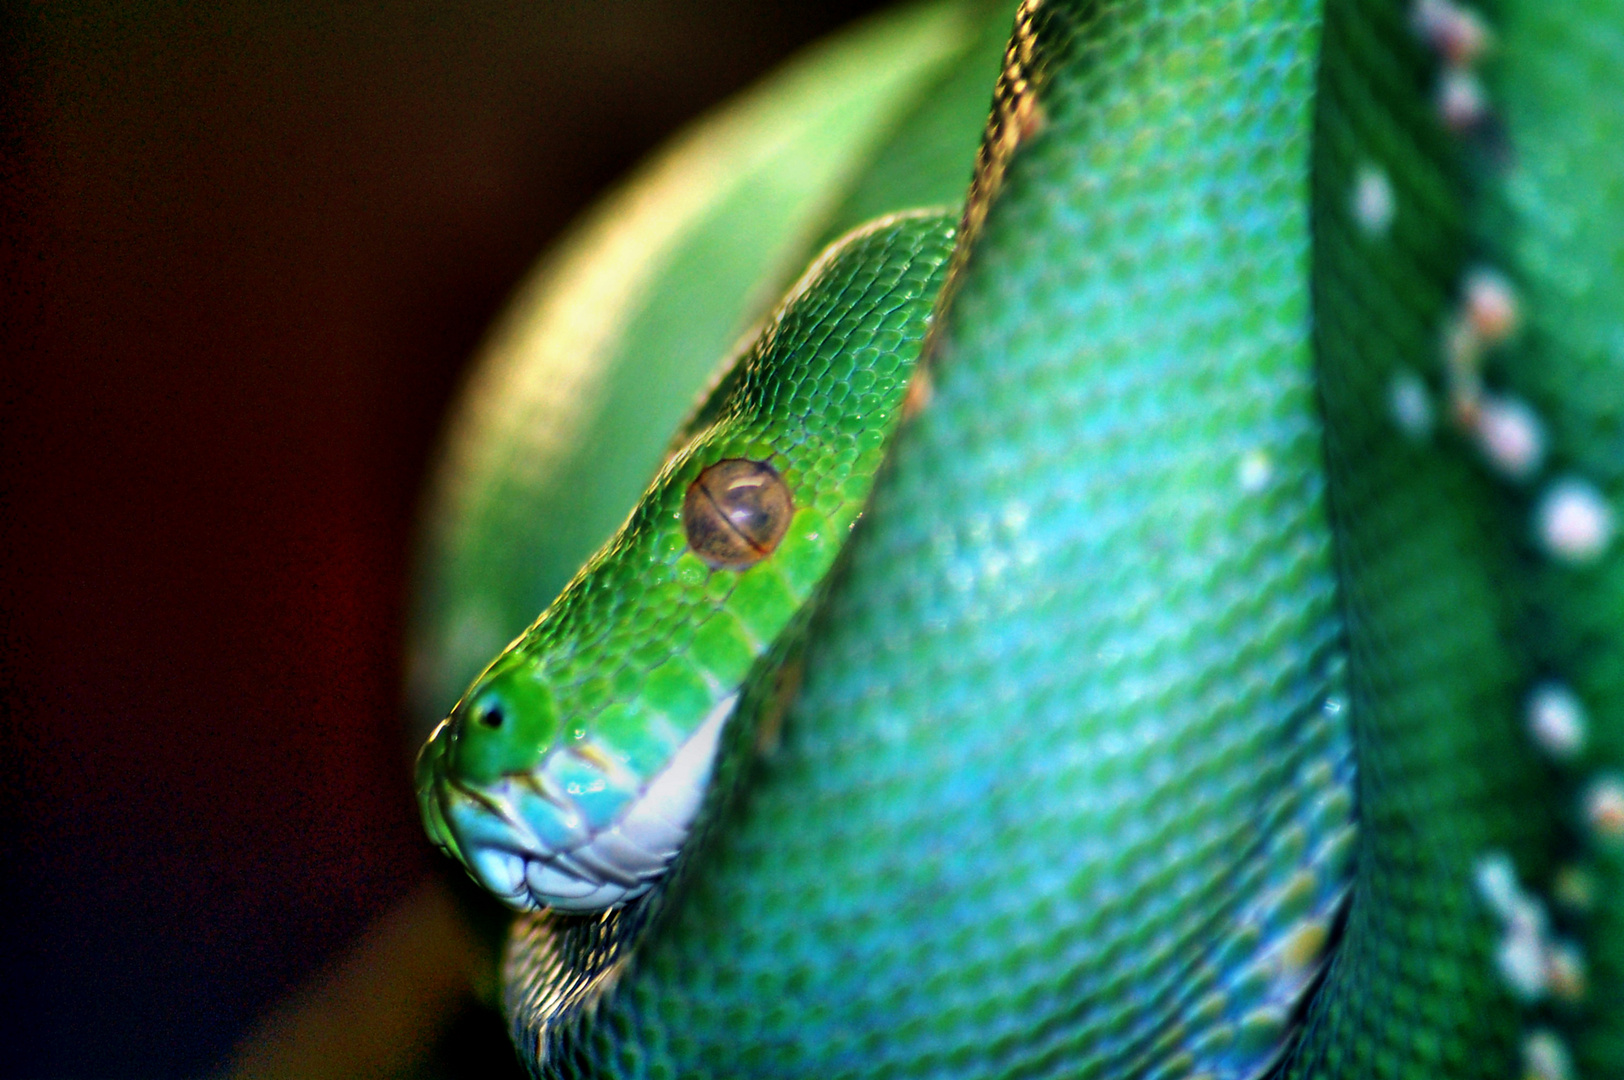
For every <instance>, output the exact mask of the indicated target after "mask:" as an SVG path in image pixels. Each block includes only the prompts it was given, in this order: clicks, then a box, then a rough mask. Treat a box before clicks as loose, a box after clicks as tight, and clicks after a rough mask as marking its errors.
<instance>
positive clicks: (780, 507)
mask: <svg viewBox="0 0 1624 1080" xmlns="http://www.w3.org/2000/svg"><path fill="white" fill-rule="evenodd" d="M794 512H795V506H794V504H793V503H792V502H791V501H790V497H789V488H788V487H787V486H785V484H784V480H783V478H782V477H780V476H779V475H778V473H777V472H776V471H775V470H774V469H773V467H772V466H771V465H768V464H766V463H765V462H761V461H747V460H745V459H744V458H729V459H727V460H726V461H718V462H717V463H716V464H715V465H712V466H710V467H709V468H707V469H706V470H705V471H704V472H702V473H700V474H699V478H698V479H697V480H695V481H694V482H693V483H692V484H689V485H688V494H687V495H686V496H684V497H683V500H682V527H683V530H684V531H685V532H686V533H687V535H688V546H689V547H690V548H692V549H693V553H694V554H695V555H698V556H699V557H700V558H701V559H703V560H705V562H706V563H707V564H708V565H709V566H711V567H712V568H713V569H717V570H743V569H745V568H746V567H749V566H754V565H755V564H756V563H758V562H760V561H761V560H762V559H764V558H766V557H767V556H768V555H770V554H772V550H773V548H775V547H777V546H778V542H779V541H780V540H782V539H783V538H784V530H786V529H788V528H789V519H790V515H791V514H793V513H794Z"/></svg>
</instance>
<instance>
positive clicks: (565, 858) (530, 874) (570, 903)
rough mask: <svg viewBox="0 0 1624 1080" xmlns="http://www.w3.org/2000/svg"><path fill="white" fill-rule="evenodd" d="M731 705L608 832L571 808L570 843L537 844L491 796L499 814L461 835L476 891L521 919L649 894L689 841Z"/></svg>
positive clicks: (502, 800)
mask: <svg viewBox="0 0 1624 1080" xmlns="http://www.w3.org/2000/svg"><path fill="white" fill-rule="evenodd" d="M737 701H738V695H737V694H730V695H728V696H727V697H726V698H724V699H722V700H721V701H719V702H717V703H716V705H715V706H714V707H713V708H712V709H711V711H710V714H709V715H708V716H706V717H705V720H704V722H703V723H701V724H700V725H699V727H698V729H697V730H695V731H694V733H693V734H692V735H690V736H689V737H688V741H687V742H685V743H683V744H682V747H681V748H680V749H679V750H678V751H677V752H676V754H675V755H673V756H672V758H671V761H670V762H669V763H668V764H667V765H666V767H665V768H664V769H663V770H661V771H660V773H659V774H658V775H657V776H655V777H654V780H653V781H652V782H651V783H650V784H649V785H648V786H647V787H645V788H644V789H643V790H642V791H641V792H640V793H638V794H636V795H634V796H633V797H632V800H631V803H630V805H628V806H627V807H626V808H625V809H624V810H623V811H621V813H620V816H619V817H618V818H617V819H616V820H615V822H614V824H612V825H610V826H609V827H608V828H607V829H603V830H600V831H599V832H596V833H593V832H591V831H590V830H589V829H588V828H587V827H586V826H585V824H584V822H583V819H582V815H581V814H580V813H579V811H577V810H575V809H574V807H573V806H571V807H569V808H568V809H567V811H565V814H564V819H565V825H566V826H567V827H568V829H569V831H570V832H571V833H573V835H572V836H571V837H570V840H569V842H567V843H566V844H564V845H562V846H559V847H556V848H555V847H553V846H551V845H549V844H547V843H544V842H543V841H541V840H540V839H539V838H538V837H537V835H536V833H535V830H534V829H532V828H530V827H529V826H528V825H527V824H526V823H525V820H524V817H523V816H521V815H520V814H518V813H516V812H515V811H514V809H513V806H512V799H511V798H508V797H503V796H502V795H498V794H496V793H491V795H490V798H491V799H492V800H493V801H495V802H497V803H498V804H499V805H500V806H501V809H500V810H497V811H496V813H495V814H494V815H492V814H490V812H489V811H488V810H487V811H486V812H485V813H484V814H482V815H481V816H482V817H484V818H485V820H484V821H483V822H481V825H483V826H484V827H483V828H482V827H480V826H474V827H472V828H469V829H467V830H466V833H467V846H466V850H467V851H468V853H469V862H470V863H471V864H472V869H473V871H474V874H475V876H476V877H478V878H479V881H480V884H482V885H484V886H485V888H487V889H489V890H490V891H491V892H493V893H495V894H496V895H497V896H499V897H501V898H502V900H503V901H504V902H505V903H506V904H507V905H508V906H510V907H514V908H517V909H519V910H521V911H526V910H533V909H536V908H542V907H549V908H552V909H553V910H555V911H564V912H569V913H571V914H583V913H589V912H594V911H603V910H604V909H606V908H611V907H615V906H617V905H620V904H624V903H625V902H626V901H628V900H635V899H636V898H637V897H639V896H641V895H643V894H644V893H646V892H648V890H649V889H650V888H652V887H653V885H654V883H655V882H656V881H658V880H659V879H660V877H661V876H662V875H663V874H664V873H665V871H666V868H667V867H669V866H670V865H671V860H673V859H674V858H676V856H677V852H678V851H679V850H681V848H682V845H683V842H684V841H685V840H687V839H688V832H689V830H690V829H691V828H692V827H693V823H694V818H695V816H696V815H697V814H698V813H699V807H700V805H701V803H702V802H703V801H704V798H705V790H706V788H708V787H709V786H710V777H711V769H712V767H713V766H714V765H715V762H716V751H717V746H718V744H719V742H720V739H721V734H722V728H723V726H724V725H725V724H726V723H727V718H728V717H729V716H731V715H732V713H733V706H734V704H735V703H736V702H737ZM565 801H568V800H567V797H566V800H565ZM492 817H495V818H497V819H498V821H499V822H500V824H497V821H492V820H491V818H492ZM469 824H470V825H473V823H472V822H470V823H469ZM493 826H494V827H493ZM481 833H483V834H485V835H479V834H481ZM497 834H499V835H497Z"/></svg>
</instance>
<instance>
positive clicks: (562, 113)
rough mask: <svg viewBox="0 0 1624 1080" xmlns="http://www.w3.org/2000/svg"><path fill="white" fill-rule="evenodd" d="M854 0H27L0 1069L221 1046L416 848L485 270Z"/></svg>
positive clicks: (400, 880) (9, 165) (202, 1063)
mask: <svg viewBox="0 0 1624 1080" xmlns="http://www.w3.org/2000/svg"><path fill="white" fill-rule="evenodd" d="M865 6H868V5H866V4H864V3H860V2H856V0H853V2H848V3H842V4H836V5H827V4H812V3H803V4H796V5H791V6H788V7H785V6H784V5H779V4H773V5H761V6H760V7H759V8H756V7H752V6H751V5H748V4H744V3H739V2H728V3H709V4H702V3H698V2H694V0H689V2H681V0H661V2H658V3H630V2H625V3H600V4H593V5H586V4H580V5H561V4H560V5H550V4H537V3H532V2H525V0H499V2H498V3H495V4H489V5H477V6H476V5H469V6H467V7H464V6H461V5H457V4H453V3H451V2H449V0H421V2H395V3H390V4H385V5H379V6H369V7H364V8H358V9H356V10H340V9H337V8H334V9H327V8H324V7H318V6H314V5H303V4H290V3H281V4H248V3H227V4H224V5H194V4H181V3H174V2H170V3H151V4H143V5H123V4H112V3H101V4H55V3H53V4H49V5H46V4H33V5H29V6H27V7H15V6H14V7H11V8H8V12H9V13H8V14H6V15H5V16H4V18H5V19H6V20H7V25H6V26H5V27H4V28H3V29H4V37H5V41H6V42H7V43H8V44H7V46H6V50H7V51H6V54H5V61H6V69H5V72H4V77H5V84H6V85H5V90H4V94H5V96H4V108H5V112H6V115H5V117H4V122H5V128H4V140H3V142H0V152H3V159H0V199H3V208H4V236H3V238H0V244H3V246H0V272H3V275H4V277H3V280H4V293H3V301H4V304H3V309H0V335H3V339H0V356H3V357H4V360H5V363H4V369H3V376H0V402H3V414H0V466H3V470H4V472H3V477H0V479H3V487H0V540H3V547H0V613H3V615H0V618H3V621H0V665H3V666H0V693H3V699H0V700H3V708H4V712H3V714H0V715H3V723H4V745H3V747H0V808H3V812H4V821H5V826H6V827H5V830H4V839H3V844H4V847H3V850H0V857H3V860H4V862H3V864H0V865H3V871H0V874H3V883H4V884H3V886H0V888H3V889H4V895H3V896H0V901H3V911H4V919H3V921H0V941H3V943H4V945H3V949H4V953H3V956H0V963H3V964H4V968H3V977H0V987H3V990H0V994H3V997H0V1048H3V1049H0V1068H3V1070H4V1071H5V1072H6V1073H7V1074H11V1075H18V1076H73V1075H87V1076H88V1075H121V1076H140V1075H155V1076H172V1075H187V1074H196V1073H200V1072H202V1071H204V1070H207V1069H209V1068H211V1067H214V1066H216V1065H218V1064H219V1063H220V1062H221V1061H222V1060H223V1057H224V1055H225V1054H226V1053H227V1052H228V1051H229V1050H230V1048H231V1047H232V1045H233V1044H234V1043H235V1042H236V1041H237V1040H239V1039H240V1038H241V1037H242V1035H243V1032H244V1030H245V1027H246V1025H247V1024H249V1022H250V1021H251V1020H252V1019H253V1017H254V1016H255V1015H256V1014H259V1013H261V1012H262V1011H263V1010H265V1009H266V1008H267V1007H269V1006H270V1005H272V1004H273V1003H275V1002H276V1001H277V1000H279V999H280V998H282V997H283V996H284V995H285V994H286V993H288V992H289V991H290V990H291V989H292V988H294V987H296V986H297V985H298V984H300V983H301V981H303V980H305V979H307V978H308V977H309V976H310V974H311V972H312V971H313V970H315V969H316V967H317V966H318V965H320V964H321V963H322V962H323V961H324V960H326V959H327V958H329V957H331V956H333V955H334V954H335V953H337V952H338V951H339V950H341V949H342V948H343V947H344V946H345V945H346V943H347V942H349V941H351V940H352V939H353V938H354V936H355V935H356V934H357V933H358V932H359V931H360V929H361V928H362V927H363V926H365V925H366V924H367V923H368V922H369V921H370V920H372V919H374V918H376V917H377V916H378V915H379V913H380V912H382V911H383V910H384V909H385V908H387V907H388V906H389V905H390V904H392V903H394V902H395V901H397V900H398V899H399V898H400V897H402V896H403V895H404V894H405V893H406V892H407V891H408V890H409V889H410V888H411V887H412V885H413V883H414V882H416V881H418V880H419V879H421V878H422V877H423V875H425V874H426V873H428V868H429V865H430V859H429V853H428V851H427V848H426V845H425V843H424V842H423V841H422V839H421V837H420V834H419V828H418V824H417V821H416V816H415V811H414V809H413V806H412V803H411V798H410V791H409V786H408V778H407V763H408V760H409V754H410V750H409V749H408V747H407V746H406V745H405V739H404V737H403V734H402V725H401V722H400V717H399V707H400V706H399V695H398V693H397V688H398V686H399V682H400V672H399V662H398V653H399V648H398V642H399V637H400V622H401V610H402V603H401V601H402V597H403V595H404V590H405V578H404V572H405V566H406V553H407V548H408V543H409V534H410V522H411V516H412V512H413V508H414V501H415V499H416V496H417V491H418V486H419V483H420V479H421V476H422V473H423V470H424V466H425V462H426V460H427V456H428V453H429V448H430V446H431V442H432V438H433V435H434V432H435V429H436V426H437V423H438V420H439V417H440V415H441V412H442V410H443V409H444V408H445V404H446V401H447V398H448V395H449V394H450V393H451V391H452V389H453V387H454V384H455V381H456V377H457V372H458V369H459V367H460V365H461V363H462V362H463V360H464V358H465V357H466V356H467V355H468V353H469V351H470V350H471V348H472V347H473V345H474V344H475V342H476V341H477V339H478V336H479V334H480V331H481V328H482V326H483V325H484V323H485V322H486V321H487V319H488V318H489V317H490V315H491V314H492V313H493V311H494V310H495V308H496V306H497V305H498V304H499V303H500V301H501V299H502V297H503V295H504V292H505V290H506V289H507V288H508V287H509V286H510V285H511V283H512V282H513V281H514V280H515V278H516V277H517V275H518V274H519V273H520V272H521V271H522V270H523V269H524V268H525V266H526V265H527V264H528V263H529V262H530V261H531V260H532V259H533V258H534V257H535V256H536V254H537V253H538V252H539V251H540V250H541V248H542V247H543V245H544V244H545V243H546V241H547V240H548V239H549V238H550V237H551V236H552V235H554V234H555V233H556V231H557V230H558V229H559V228H560V227H561V226H562V225H563V224H564V223H565V222H566V220H567V219H568V218H569V217H570V215H571V214H572V213H574V212H575V211H576V210H577V209H579V208H580V207H581V206H582V205H583V204H584V203H585V202H586V201H587V200H588V199H590V198H591V196H592V195H593V194H594V193H595V192H596V190H597V189H598V188H599V187H600V186H601V185H603V184H604V183H605V182H607V181H609V180H611V179H613V178H614V177H615V176H617V175H618V174H620V173H621V172H622V171H623V170H625V169H626V168H627V167H628V166H629V165H630V164H632V163H633V162H634V161H635V159H636V158H637V157H639V156H640V155H641V154H642V153H644V152H645V151H646V150H647V149H649V148H650V147H651V146H652V145H653V144H654V143H655V142H656V141H657V140H658V139H659V138H660V137H661V136H662V135H664V134H665V133H667V132H668V131H670V130H671V129H672V128H674V127H675V126H676V125H678V124H679V123H680V122H681V121H683V120H684V119H686V118H688V117H690V116H692V115H693V114H695V113H696V112H697V111H699V110H700V109H702V108H703V107H705V106H706V105H707V104H709V103H711V102H713V101H716V100H718V99H720V98H721V97H723V96H724V95H726V94H727V93H729V92H731V91H733V90H734V89H737V88H739V87H740V86H742V85H744V84H745V83H746V82H748V81H749V80H750V79H751V78H752V77H754V76H755V75H756V74H757V73H759V72H760V71H762V70H764V69H766V68H767V67H768V66H770V65H771V64H772V63H773V62H775V61H776V60H778V59H779V58H781V57H782V56H784V55H785V54H787V53H788V52H789V51H790V50H791V49H792V48H794V47H795V46H796V45H797V44H798V43H800V42H802V41H804V40H807V39H810V38H811V37H814V36H816V35H817V34H820V33H822V32H824V31H825V30H827V29H829V28H831V27H833V26H835V25H838V24H840V23H842V22H844V21H845V20H847V19H849V18H850V17H851V16H852V15H853V14H854V13H855V11H856V9H858V8H860V7H865Z"/></svg>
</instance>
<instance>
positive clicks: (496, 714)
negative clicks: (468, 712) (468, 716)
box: [479, 705, 506, 728]
mask: <svg viewBox="0 0 1624 1080" xmlns="http://www.w3.org/2000/svg"><path fill="white" fill-rule="evenodd" d="M504 719H506V718H505V717H504V716H503V715H502V707H501V706H500V705H488V706H486V707H485V708H484V709H482V710H481V711H480V713H479V722H480V723H481V724H484V725H485V726H486V727H488V728H499V727H501V726H502V721H503V720H504Z"/></svg>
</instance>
